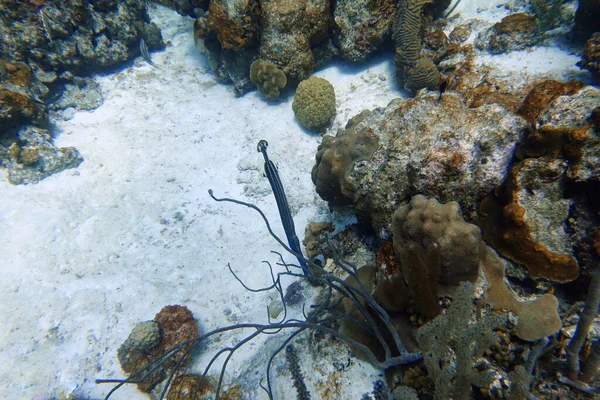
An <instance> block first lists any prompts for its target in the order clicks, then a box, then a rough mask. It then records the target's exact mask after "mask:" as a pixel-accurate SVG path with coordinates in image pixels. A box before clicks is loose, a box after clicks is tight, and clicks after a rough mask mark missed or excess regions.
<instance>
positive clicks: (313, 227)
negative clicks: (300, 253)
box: [302, 222, 335, 258]
mask: <svg viewBox="0 0 600 400" xmlns="http://www.w3.org/2000/svg"><path fill="white" fill-rule="evenodd" d="M333 231H335V226H334V225H333V224H332V223H331V222H309V223H308V224H307V225H306V228H305V229H304V239H303V240H302V244H303V245H304V248H305V249H306V256H307V257H308V258H313V257H316V256H318V255H319V254H323V255H324V256H325V257H328V258H331V257H332V256H333V254H332V253H331V250H330V249H329V246H327V237H328V236H329V235H330V234H331V233H333Z"/></svg>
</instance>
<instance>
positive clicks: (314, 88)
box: [292, 76, 335, 131]
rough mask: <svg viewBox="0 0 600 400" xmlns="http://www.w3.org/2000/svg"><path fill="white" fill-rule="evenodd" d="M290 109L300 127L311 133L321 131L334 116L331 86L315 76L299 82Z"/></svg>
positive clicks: (333, 92)
mask: <svg viewBox="0 0 600 400" xmlns="http://www.w3.org/2000/svg"><path fill="white" fill-rule="evenodd" d="M292 109H293V110H294V114H295V115H296V119H297V120H298V122H299V123H300V125H302V126H303V127H305V128H306V129H310V130H311V131H322V130H323V129H324V128H325V127H326V126H327V124H329V122H330V121H331V119H332V118H333V117H334V115H335V90H334V89H333V85H332V84H331V83H329V81H327V80H326V79H323V78H318V77H316V76H313V77H310V78H309V79H307V80H305V81H302V82H300V84H299V85H298V89H297V90H296V95H295V96H294V102H293V103H292Z"/></svg>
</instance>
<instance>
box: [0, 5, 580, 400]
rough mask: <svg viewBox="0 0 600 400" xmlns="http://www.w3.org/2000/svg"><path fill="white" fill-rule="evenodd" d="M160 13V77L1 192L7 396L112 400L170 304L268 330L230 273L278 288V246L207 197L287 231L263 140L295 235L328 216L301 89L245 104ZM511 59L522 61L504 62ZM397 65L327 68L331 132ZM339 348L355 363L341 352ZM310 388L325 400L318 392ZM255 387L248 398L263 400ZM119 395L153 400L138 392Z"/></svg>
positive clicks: (62, 137) (146, 69)
mask: <svg viewBox="0 0 600 400" xmlns="http://www.w3.org/2000/svg"><path fill="white" fill-rule="evenodd" d="M472 3H473V2H471V1H464V4H463V5H461V7H465V9H468V11H469V13H465V15H468V17H471V16H472V15H470V14H473V13H475V11H473V10H472V9H473V4H472ZM459 10H460V7H459ZM486 15H488V16H489V20H493V21H495V20H497V18H496V14H495V13H490V14H477V17H478V18H485V16H486ZM152 17H153V20H154V21H155V22H156V23H157V24H159V26H160V27H161V29H162V32H163V37H164V39H165V40H166V41H167V42H168V43H169V44H168V46H167V49H166V50H165V51H163V52H160V53H154V54H152V58H153V61H154V62H155V63H156V64H158V65H159V68H152V67H150V66H149V65H148V64H147V63H146V62H145V61H143V60H141V59H138V60H136V61H135V63H134V65H133V66H131V67H130V68H127V69H125V70H123V71H120V72H118V73H115V74H113V75H109V76H99V77H97V81H98V82H99V83H100V85H101V88H102V92H103V94H104V97H105V101H104V104H103V105H102V106H101V107H100V108H98V109H97V110H95V111H93V112H77V113H76V114H75V117H74V118H73V119H72V120H70V121H57V122H56V128H57V132H58V137H57V140H56V144H57V145H58V146H74V147H76V148H77V149H78V150H79V151H80V152H81V154H82V156H83V157H84V159H85V161H84V162H83V163H82V164H81V165H80V166H79V167H78V168H77V169H75V170H68V171H65V172H63V173H60V174H58V175H54V176H52V177H50V178H48V179H46V180H44V181H42V182H40V183H39V184H36V185H28V186H11V185H9V184H8V183H6V182H4V181H3V182H0V206H1V208H2V210H3V212H2V213H1V214H0V274H1V279H0V318H1V321H2V330H1V333H0V393H1V396H2V397H4V398H11V399H26V398H27V399H29V398H34V399H46V398H51V397H55V396H59V395H66V394H69V393H72V394H74V395H78V396H81V397H86V398H101V397H103V396H104V395H105V394H106V392H107V391H108V390H109V389H110V385H96V384H95V383H94V379H95V378H109V377H113V378H120V377H123V374H122V372H121V370H120V366H119V364H118V362H117V361H116V350H117V348H118V347H119V345H120V344H121V343H122V342H123V341H124V340H125V338H126V337H127V336H128V334H129V332H130V331H131V329H132V328H133V327H134V325H135V324H136V323H138V322H140V321H144V320H150V319H152V318H153V317H154V315H155V314H156V313H157V312H158V311H159V310H160V309H161V308H162V307H163V306H165V305H170V304H182V305H186V306H187V307H189V308H190V309H191V310H192V312H193V313H194V315H195V316H196V318H197V319H198V321H199V323H200V325H201V328H202V329H203V330H205V331H206V330H211V329H214V328H216V327H219V326H223V325H227V324H233V323H237V322H246V321H253V322H266V310H265V306H266V305H267V304H268V303H269V302H270V301H271V299H273V298H274V297H275V296H274V294H253V293H248V292H247V291H245V290H244V289H243V288H242V287H241V286H240V284H239V283H238V282H236V281H235V280H234V279H233V278H232V277H231V276H230V274H229V272H228V270H227V263H231V265H232V267H233V268H234V270H235V271H237V273H238V274H239V276H240V278H242V279H243V280H244V281H245V282H246V283H247V284H248V285H250V286H253V287H258V286H262V285H267V284H269V277H268V271H267V269H266V268H265V267H264V265H262V264H261V261H262V260H264V259H268V260H271V261H274V260H275V257H274V256H273V255H271V254H270V253H269V251H270V250H273V249H276V250H277V249H278V246H277V245H276V243H275V242H274V241H273V240H272V239H271V238H270V237H269V236H268V235H267V232H266V229H265V228H264V226H263V224H262V222H261V220H260V217H259V216H258V215H257V214H255V213H253V212H250V211H249V210H248V209H245V208H243V207H239V206H234V205H232V204H227V203H215V202H214V201H212V200H211V199H210V198H209V196H208V194H207V190H208V189H209V188H212V189H214V191H215V194H216V195H217V196H231V197H235V198H239V199H242V200H246V201H251V202H253V203H255V204H257V205H258V206H260V207H261V208H262V209H263V210H264V211H265V212H266V214H267V216H268V217H269V219H270V220H271V222H272V224H273V227H274V228H275V230H276V232H278V233H279V234H283V229H282V228H281V226H280V222H279V216H278V213H277V208H276V205H275V201H274V198H273V196H272V194H271V192H270V188H269V185H268V182H267V180H266V178H265V177H263V175H262V159H261V157H260V154H258V153H257V152H256V143H257V142H258V140H260V139H265V140H267V141H268V142H269V144H270V147H269V154H270V156H271V158H272V159H273V160H274V161H275V162H276V163H277V164H278V166H279V172H280V175H281V178H282V181H283V184H284V186H285V188H286V191H287V194H288V197H289V201H290V205H291V208H292V213H293V214H294V217H295V221H296V228H297V232H298V235H299V236H300V237H301V238H302V237H303V236H304V227H305V225H306V223H307V221H309V220H317V219H326V218H329V216H328V214H329V213H328V209H327V205H326V203H325V202H323V201H322V200H321V199H320V198H319V197H318V196H317V195H316V193H315V191H314V187H313V184H312V182H311V179H310V171H311V169H312V167H313V165H314V156H315V153H316V148H317V146H318V144H319V142H320V137H319V136H318V135H314V134H311V133H308V132H306V131H305V130H303V129H301V128H300V127H299V126H298V124H297V123H296V121H295V120H294V115H293V112H292V110H291V101H292V97H291V95H288V96H287V97H285V98H284V99H283V100H282V101H281V102H279V103H275V104H268V103H267V102H265V101H263V99H262V98H261V96H260V94H258V93H257V92H253V93H250V94H248V95H246V96H244V97H242V98H235V96H234V95H233V90H232V88H231V87H230V86H225V85H221V84H216V83H215V81H214V77H213V76H212V75H211V74H210V72H207V63H206V60H205V59H204V58H203V57H202V56H201V55H199V54H198V52H197V50H196V49H195V47H194V44H193V40H192V34H191V31H192V20H191V19H189V18H183V17H180V16H178V15H176V14H175V13H174V12H172V11H170V10H167V9H165V8H162V7H159V8H157V9H156V10H154V11H153V12H152ZM541 51H544V52H546V51H548V50H547V49H542V50H541ZM552 51H553V53H552V63H553V64H552V65H548V62H546V63H545V64H543V65H542V66H539V65H538V67H534V66H533V65H532V60H534V61H535V59H536V58H535V57H524V58H518V57H516V56H515V55H514V54H513V55H509V56H502V57H490V56H486V57H488V58H489V59H490V62H491V63H498V64H499V65H501V66H502V68H505V67H507V66H508V67H512V68H513V70H514V71H521V70H522V69H521V68H522V67H524V64H525V63H526V64H527V68H529V71H531V70H532V69H534V68H537V69H535V72H536V73H540V72H544V71H548V70H551V69H552V68H554V67H556V66H557V65H558V66H559V68H560V70H559V71H557V72H558V73H564V72H565V69H567V70H569V71H571V72H572V73H575V72H574V71H577V69H576V67H573V66H572V64H573V63H574V62H576V61H577V59H576V58H575V57H574V56H570V55H568V54H566V53H564V52H561V51H559V50H556V49H552ZM544 54H547V53H544ZM503 57H516V58H513V59H511V61H510V62H509V63H506V62H503ZM393 71H394V68H393V61H392V57H391V55H390V57H387V58H380V59H378V60H374V61H373V62H370V63H368V64H363V65H359V66H348V65H347V64H340V65H333V66H331V67H329V68H327V69H326V70H323V71H319V72H317V75H319V76H322V77H325V78H327V79H328V80H330V81H331V82H332V83H333V85H334V87H335V89H336V94H337V100H338V114H337V116H336V119H335V121H334V123H333V126H332V128H331V130H330V133H335V132H336V130H337V129H338V128H339V127H343V126H344V125H345V123H346V122H347V120H348V119H349V118H350V117H352V116H354V115H356V114H357V113H359V112H360V111H361V110H363V109H365V108H373V107H383V106H386V105H387V103H388V102H389V101H390V100H391V99H393V98H395V97H398V96H399V95H400V92H399V91H398V88H397V85H396V83H395V79H394V73H393ZM287 259H288V260H289V261H291V262H293V261H294V260H293V258H291V257H288V258H287ZM290 282H291V281H287V282H286V285H287V284H289V283H290ZM292 311H294V312H296V313H297V312H298V311H299V310H298V309H295V310H292ZM234 336H235V337H236V338H239V337H240V335H239V334H236V335H234ZM228 340H230V339H228ZM263 341H264V340H262V339H261V340H259V341H258V342H257V344H256V345H252V346H248V347H246V348H244V349H242V350H241V351H240V352H239V354H238V357H236V358H234V360H233V361H232V363H231V365H230V368H229V369H228V371H229V374H230V377H235V376H237V375H238V374H239V373H241V372H242V371H244V370H245V369H246V368H247V367H248V365H249V364H251V359H252V357H253V356H254V355H255V354H256V353H257V351H258V352H261V351H262V352H264V349H263V350H261V347H260V346H261V343H262V342H263ZM223 343H224V342H222V343H220V344H217V345H214V346H213V347H210V348H209V349H208V350H210V349H215V348H219V347H220V346H222V345H223ZM204 354H205V355H204V356H202V355H201V356H199V357H198V358H197V360H196V363H197V366H198V367H200V366H201V365H203V362H205V361H206V357H207V354H208V353H207V352H206V353H204ZM339 354H341V355H342V356H344V355H347V353H346V350H345V349H343V348H342V351H341V352H340V353H339ZM346 358H347V357H346ZM311 360H312V359H311V358H310V356H309V355H307V354H303V366H304V367H306V368H308V369H307V370H306V369H305V371H308V372H307V375H313V374H314V377H312V378H310V379H309V381H311V382H312V381H319V380H323V379H327V378H331V377H333V379H332V381H331V384H334V383H335V384H337V385H339V386H340V387H341V389H340V391H339V392H338V393H340V395H342V396H343V398H359V397H360V395H361V394H362V393H363V392H365V391H366V390H368V388H369V387H371V385H372V382H373V380H374V379H375V378H376V376H375V375H374V374H376V373H377V371H375V370H374V369H373V368H372V367H370V366H369V365H368V364H365V363H361V362H359V361H356V360H353V361H352V362H351V365H350V366H349V367H348V368H347V369H346V370H345V371H344V372H343V373H342V372H337V373H336V374H332V375H329V374H330V371H333V370H335V368H334V366H333V364H332V362H331V361H330V360H328V359H326V358H324V359H321V360H318V362H316V363H315V365H314V369H310V368H311V362H312V361H311ZM313 361H314V360H313ZM277 373H279V372H277ZM275 384H276V385H278V388H277V389H276V393H278V394H281V393H284V392H285V391H289V390H292V388H291V383H290V382H289V376H288V375H287V372H285V371H284V376H283V377H281V378H280V379H275ZM309 386H310V387H309V389H311V391H312V392H313V396H314V398H319V397H320V396H321V395H322V393H319V392H318V391H316V390H317V389H315V388H316V386H314V385H313V384H312V383H311V384H310V385H309ZM250 389H252V388H250ZM254 389H255V391H250V392H248V393H247V395H248V396H249V398H262V397H264V393H262V392H261V391H260V389H259V388H258V387H256V388H254ZM288 395H289V392H288ZM113 398H115V399H137V398H139V399H143V398H147V397H146V396H145V395H143V394H141V393H139V392H137V390H136V389H135V388H134V387H129V388H125V390H123V391H121V392H119V393H118V394H116V395H115V396H114V397H113ZM287 398H290V397H287Z"/></svg>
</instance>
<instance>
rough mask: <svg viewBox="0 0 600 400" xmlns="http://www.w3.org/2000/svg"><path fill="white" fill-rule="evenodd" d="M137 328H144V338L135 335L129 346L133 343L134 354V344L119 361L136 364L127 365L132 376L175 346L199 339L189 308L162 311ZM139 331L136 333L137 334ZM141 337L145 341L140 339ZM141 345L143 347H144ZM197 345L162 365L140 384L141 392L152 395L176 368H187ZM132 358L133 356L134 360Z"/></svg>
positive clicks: (192, 345)
mask: <svg viewBox="0 0 600 400" xmlns="http://www.w3.org/2000/svg"><path fill="white" fill-rule="evenodd" d="M138 327H144V328H145V329H144V330H142V331H141V332H142V333H144V334H143V335H135V337H134V338H133V339H135V340H130V339H128V340H129V342H131V343H133V349H134V350H135V351H133V352H132V351H128V349H129V348H131V347H132V345H131V344H129V345H128V346H127V347H122V350H121V354H123V356H122V357H120V358H123V359H124V360H129V359H132V360H133V361H135V363H131V362H128V363H127V364H128V365H129V366H128V367H127V370H125V371H126V372H129V373H135V372H136V371H137V370H139V369H140V368H143V367H145V366H147V365H148V364H150V363H152V362H153V361H155V360H156V359H158V358H159V357H161V356H162V355H163V354H165V352H166V351H168V350H170V349H171V348H173V347H175V346H176V345H178V344H180V343H183V342H185V341H187V340H190V339H194V338H196V337H198V327H197V324H196V321H195V319H194V316H193V315H192V312H191V311H190V310H189V309H188V308H187V307H185V306H180V305H174V306H165V307H163V309H162V310H160V311H159V313H158V314H156V316H155V317H154V320H153V321H148V322H146V323H142V324H140V325H138ZM138 327H136V329H138ZM136 329H134V332H135V331H136ZM138 330H139V329H138ZM156 330H158V331H159V332H160V335H158V334H156V332H155V331H156ZM146 332H148V333H146ZM138 337H140V338H142V339H143V340H140V339H138ZM157 337H158V339H157ZM129 342H126V343H129ZM138 342H139V343H142V344H144V345H143V346H142V345H140V344H138ZM124 345H125V344H124ZM194 345H195V343H190V344H188V345H186V346H183V347H181V349H180V350H179V351H178V352H176V353H175V354H173V355H172V356H170V357H169V358H168V359H167V360H166V361H165V362H164V363H161V366H160V367H159V368H157V369H156V370H155V372H154V373H153V374H152V375H151V376H149V377H148V379H146V380H144V381H143V382H140V383H138V388H139V390H141V391H142V392H145V393H150V391H152V389H153V388H154V387H155V386H156V385H157V384H159V383H160V382H161V381H163V380H164V379H166V378H167V376H169V375H170V373H171V372H172V371H173V368H175V366H177V365H178V366H179V367H182V366H185V365H186V364H187V363H188V362H189V359H190V351H191V350H192V348H193V347H194ZM131 355H133V358H132V356H131ZM126 356H127V357H126ZM122 365H123V362H122ZM124 368H125V367H124Z"/></svg>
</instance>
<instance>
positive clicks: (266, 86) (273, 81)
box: [250, 58, 287, 100]
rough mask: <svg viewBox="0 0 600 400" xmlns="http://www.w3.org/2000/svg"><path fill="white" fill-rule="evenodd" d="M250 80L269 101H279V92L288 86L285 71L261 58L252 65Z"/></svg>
mask: <svg viewBox="0 0 600 400" xmlns="http://www.w3.org/2000/svg"><path fill="white" fill-rule="evenodd" d="M250 80H251V81H252V83H254V84H255V85H256V87H257V88H258V91H259V92H261V93H262V94H263V95H264V96H265V97H266V98H267V99H269V100H275V99H277V98H278V97H279V90H280V89H283V88H284V87H285V85H287V78H286V77H285V74H284V73H283V71H282V70H280V69H279V68H277V66H276V65H275V64H273V63H271V62H268V61H264V60H261V59H260V58H259V59H258V60H255V61H254V62H253V63H252V64H251V65H250Z"/></svg>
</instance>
